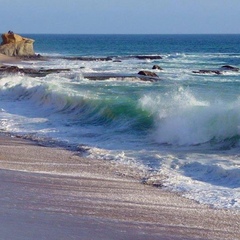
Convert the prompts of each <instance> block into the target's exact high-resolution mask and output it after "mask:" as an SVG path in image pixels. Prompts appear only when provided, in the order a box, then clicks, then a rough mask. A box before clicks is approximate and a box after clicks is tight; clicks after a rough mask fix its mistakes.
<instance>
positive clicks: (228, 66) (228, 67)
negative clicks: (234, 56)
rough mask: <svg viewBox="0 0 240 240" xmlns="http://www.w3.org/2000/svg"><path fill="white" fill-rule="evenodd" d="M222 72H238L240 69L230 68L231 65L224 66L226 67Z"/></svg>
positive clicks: (222, 68)
mask: <svg viewBox="0 0 240 240" xmlns="http://www.w3.org/2000/svg"><path fill="white" fill-rule="evenodd" d="M221 70H227V71H234V72H238V71H239V68H237V67H233V66H230V65H224V66H222V67H221Z"/></svg>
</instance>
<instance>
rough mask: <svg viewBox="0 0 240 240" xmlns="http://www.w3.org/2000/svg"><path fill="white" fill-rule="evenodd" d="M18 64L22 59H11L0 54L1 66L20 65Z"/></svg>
mask: <svg viewBox="0 0 240 240" xmlns="http://www.w3.org/2000/svg"><path fill="white" fill-rule="evenodd" d="M18 62H20V59H18V58H16V57H9V56H6V55H4V54H2V53H0V66H1V65H2V64H4V63H18Z"/></svg>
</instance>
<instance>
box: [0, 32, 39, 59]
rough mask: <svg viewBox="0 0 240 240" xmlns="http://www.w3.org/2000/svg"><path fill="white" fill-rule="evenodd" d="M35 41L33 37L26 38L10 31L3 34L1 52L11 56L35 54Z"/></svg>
mask: <svg viewBox="0 0 240 240" xmlns="http://www.w3.org/2000/svg"><path fill="white" fill-rule="evenodd" d="M33 43H34V40H33V39H30V38H25V37H22V36H20V35H18V34H15V33H13V32H11V31H9V32H8V33H4V34H2V43H1V45H0V53H2V54H5V55H7V56H10V57H12V56H15V57H31V56H35V52H34V49H33Z"/></svg>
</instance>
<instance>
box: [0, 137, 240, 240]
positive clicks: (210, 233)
mask: <svg viewBox="0 0 240 240" xmlns="http://www.w3.org/2000/svg"><path fill="white" fill-rule="evenodd" d="M122 168H124V167H122ZM122 170H123V169H121V167H120V166H117V165H115V164H114V163H109V162H105V161H98V160H90V159H85V158H81V157H79V156H78V155H77V154H76V152H71V151H68V150H65V149H61V148H54V147H51V148H50V147H44V146H39V145H36V144H35V143H33V142H31V141H27V140H23V139H21V138H11V137H7V136H2V137H0V183H1V184H0V192H1V195H0V239H3V240H30V239H34V240H40V239H41V240H43V239H48V240H55V239H56V240H61V239H62V240H69V239H74V240H75V239H80V240H90V239H92V240H95V239H96V240H99V239H103V240H110V239H111V240H120V239H122V240H128V239H131V240H138V239H139V240H140V239H149V240H155V239H158V240H161V239H164V240H165V239H166V240H167V239H185V240H187V239H231V240H233V239H240V212H236V211H235V212H234V211H229V210H216V209H211V208H209V207H207V206H203V205H200V204H198V203H196V202H193V201H191V200H188V199H185V198H182V197H180V196H178V195H176V194H174V193H169V192H167V191H165V190H164V189H160V188H155V187H152V186H148V185H143V184H140V183H139V180H136V179H133V178H130V177H123V176H120V175H121V174H119V173H120V172H121V171H122ZM39 171H41V173H39Z"/></svg>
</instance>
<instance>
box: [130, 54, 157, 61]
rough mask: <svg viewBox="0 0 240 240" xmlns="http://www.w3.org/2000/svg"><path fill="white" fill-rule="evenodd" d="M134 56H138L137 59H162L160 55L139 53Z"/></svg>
mask: <svg viewBox="0 0 240 240" xmlns="http://www.w3.org/2000/svg"><path fill="white" fill-rule="evenodd" d="M134 57H135V58H137V59H140V60H146V59H150V60H155V59H162V57H161V56H159V55H137V56H134Z"/></svg>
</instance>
